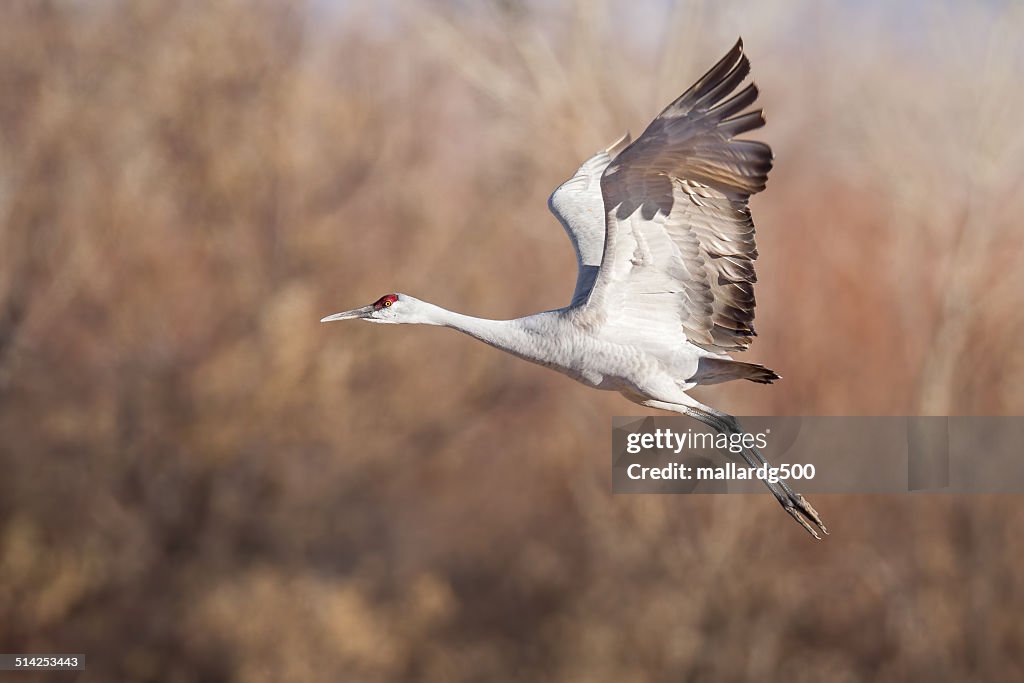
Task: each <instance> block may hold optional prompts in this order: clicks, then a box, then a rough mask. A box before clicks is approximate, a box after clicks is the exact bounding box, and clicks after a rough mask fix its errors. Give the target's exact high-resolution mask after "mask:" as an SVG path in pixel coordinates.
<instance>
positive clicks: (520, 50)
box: [0, 0, 1024, 683]
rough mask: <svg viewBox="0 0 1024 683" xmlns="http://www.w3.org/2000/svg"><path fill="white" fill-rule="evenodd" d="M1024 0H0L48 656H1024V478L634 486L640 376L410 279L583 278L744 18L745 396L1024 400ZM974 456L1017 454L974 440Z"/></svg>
mask: <svg viewBox="0 0 1024 683" xmlns="http://www.w3.org/2000/svg"><path fill="white" fill-rule="evenodd" d="M1022 34H1024V9H1022V5H1021V4H1020V3H1016V2H998V1H995V0H993V1H990V2H984V3H973V4H968V3H952V2H936V3H930V2H906V3H899V4H898V5H894V4H893V3H886V2H881V1H877V2H869V3H859V2H858V3H854V2H835V3H818V2H813V1H812V0H792V1H781V0H779V1H772V2H760V3H738V2H728V3H717V2H715V3H712V2H678V3H672V2H663V1H660V0H646V1H644V2H635V3H633V2H631V3H617V2H582V1H580V2H575V3H572V2H565V3H557V2H531V3H516V2H511V1H505V2H500V1H491V2H480V3H477V2H458V1H456V0H450V1H437V2H384V3H378V2H371V1H370V0H365V1H364V0H351V1H342V0H338V1H336V2H332V1H329V0H309V1H307V2H299V1H295V2H283V1H273V2H272V1H270V0H266V1H262V2H261V1H256V0H253V1H243V0H237V1H226V2H211V3H166V2H159V1H157V0H152V1H149V0H134V1H130V2H129V1H127V0H125V1H118V0H94V1H86V0H38V1H12V2H4V3H3V4H2V5H0V466H2V472H3V475H2V476H0V650H2V651H4V652H10V653H15V652H36V653H47V652H78V653H85V654H86V655H87V657H88V670H87V671H86V672H85V673H84V674H81V675H76V674H66V673H65V674H52V675H50V676H49V677H47V676H45V675H43V674H40V675H38V676H36V677H35V678H33V677H32V676H31V675H28V674H10V675H16V676H18V680H19V681H30V680H44V679H46V678H52V679H53V680H62V681H64V680H73V677H74V676H78V679H79V680H84V681H113V680H117V681H197V680H203V681H267V682H270V681H275V682H276V681H405V680H409V681H414V680H415V681H428V682H435V681H437V682H441V681H444V682H448V681H452V682H462V681H529V682H532V681H555V682H559V683H562V682H564V683H569V682H572V683H577V682H579V683H581V682H598V683H600V682H605V681H607V682H612V681H614V682H616V683H620V682H640V681H662V680H672V681H680V680H741V679H745V678H754V677H758V678H762V677H780V676H786V677H787V678H788V679H789V680H793V681H819V680H833V681H854V680H881V681H902V680H908V679H910V680H915V679H916V680H922V679H926V680H970V679H973V680H979V679H992V678H998V679H1000V680H1013V679H1021V678H1022V677H1024V656H1022V654H1021V653H1022V652H1024V621H1022V620H1021V619H1020V614H1021V611H1022V609H1024V573H1022V572H1021V571H1020V561H1021V559H1022V554H1021V544H1020V535H1021V532H1022V531H1024V501H1021V500H1020V499H1019V498H1016V497H999V496H991V497H953V496H938V495H921V496H909V495H908V496H902V497H899V496H890V497H882V496H876V497H868V496H862V497H854V496H819V497H816V498H815V499H814V500H813V502H814V504H815V505H816V506H817V508H818V510H819V511H820V512H821V514H822V516H823V518H824V519H825V521H826V522H827V523H828V525H829V527H830V528H831V530H832V532H833V534H832V536H831V537H830V538H829V539H827V540H826V541H824V542H820V543H815V542H812V540H811V539H810V538H809V537H808V536H807V535H806V534H805V533H804V532H803V531H802V530H801V529H800V528H798V527H797V526H796V525H795V524H793V522H792V521H791V520H790V519H789V518H788V517H787V516H786V515H785V514H783V512H782V511H781V510H780V509H779V508H778V506H777V504H776V503H775V501H774V500H772V498H771V497H770V496H768V495H767V494H765V495H759V496H614V497H613V496H612V495H611V494H610V479H611V477H610V468H609V458H610V423H611V417H612V416H613V415H639V414H643V412H644V411H643V409H641V408H639V407H638V406H635V405H633V404H631V403H628V402H627V401H625V400H624V399H623V398H621V397H620V396H618V395H614V394H604V393H601V392H595V391H592V390H589V389H586V388H585V387H583V386H582V385H578V384H575V383H573V382H572V381H570V380H568V379H566V378H564V377H562V376H559V375H557V374H555V373H552V372H549V371H547V370H544V369H542V368H539V367H536V366H532V365H529V364H526V363H523V362H521V361H519V360H516V359H514V358H512V357H510V356H507V355H505V354H501V353H498V352H496V351H494V350H493V349H490V348H487V347H485V346H484V345H482V344H479V343H478V342H475V341H473V340H471V339H469V338H467V337H462V336H460V335H458V334H457V333H454V332H452V331H449V330H440V329H436V328H416V327H407V328H390V327H381V326H371V325H365V324H355V323H352V324H344V325H341V324H338V325H333V326H324V325H321V324H320V323H319V322H318V321H319V319H320V317H321V316H323V315H326V314H328V313H332V312H335V311H338V310H343V309H347V308H352V307H355V306H359V305H364V304H366V303H369V302H371V301H373V300H375V299H376V298H378V297H379V296H381V295H382V294H385V293H388V292H393V291H402V292H408V293H410V294H412V295H414V296H417V297H419V298H423V299H427V300H430V301H434V302H436V303H438V304H441V305H444V306H447V307H450V308H453V309H456V310H459V311H462V312H466V313H470V314H474V315H479V316H486V317H492V318H506V317H516V316H520V315H525V314H529V313H532V312H536V311H540V310H544V309H550V308H557V307H559V306H562V305H564V304H565V303H566V302H567V301H568V299H569V296H570V293H571V290H572V285H573V282H574V279H575V261H574V258H573V253H572V249H571V248H570V246H569V243H568V241H567V239H566V237H565V235H564V234H563V232H562V229H561V227H560V226H559V225H558V223H557V222H556V221H555V220H554V218H552V217H551V216H550V215H549V214H548V212H547V207H546V199H547V196H548V193H549V192H550V191H551V190H552V189H553V188H554V187H555V186H556V185H557V184H558V183H559V182H560V181H561V180H563V179H564V178H566V177H568V176H569V175H570V174H571V173H572V172H573V171H574V170H575V169H576V167H577V165H578V164H579V162H580V161H582V160H583V159H584V158H585V157H587V156H589V155H590V154H591V153H593V152H594V151H596V150H597V149H599V148H602V147H604V146H606V145H607V144H608V143H610V142H611V141H613V140H615V139H616V138H618V137H619V136H620V135H621V134H622V133H623V132H624V131H625V130H626V129H629V130H631V131H632V132H633V133H634V134H638V133H639V132H641V131H642V130H643V128H644V126H645V125H646V123H647V122H648V121H649V120H650V119H651V118H652V117H653V116H654V115H655V114H656V113H657V112H658V111H660V110H661V108H662V107H663V106H664V105H665V104H667V103H668V102H669V101H670V100H671V99H673V98H674V97H675V96H676V95H678V94H679V93H680V92H682V91H683V90H684V89H685V88H686V87H688V86H689V85H690V84H691V83H692V82H693V81H694V80H695V79H696V77H697V76H699V75H700V74H701V73H703V72H704V71H705V70H706V69H707V68H708V67H709V66H710V65H711V64H713V63H714V62H715V61H716V60H717V59H718V58H719V57H720V56H721V55H723V54H724V53H725V52H726V51H727V50H728V48H729V47H730V46H731V45H732V44H733V42H734V41H735V40H736V38H737V36H739V35H742V36H743V38H744V40H745V43H746V47H747V53H748V54H749V55H750V59H751V61H752V64H753V75H754V78H755V80H756V81H757V83H758V85H759V86H760V87H761V90H762V93H763V94H762V99H761V103H762V104H763V106H764V107H765V109H766V113H767V117H768V125H767V127H766V128H764V129H763V130H761V131H758V132H757V135H756V137H757V138H759V139H762V140H765V141H766V142H769V143H770V144H771V145H772V147H773V148H774V150H775V154H776V165H775V170H774V171H773V173H772V175H771V178H770V182H769V185H768V190H767V192H765V193H764V194H761V195H758V196H757V197H755V198H754V199H753V203H752V204H753V210H754V216H755V220H756V222H757V227H758V239H759V248H760V253H761V258H760V260H759V261H758V273H759V276H760V284H759V289H758V319H757V328H758V331H759V332H760V335H761V336H760V338H759V339H758V341H757V342H756V343H755V344H754V346H753V348H752V350H751V352H750V353H748V354H746V356H745V358H744V359H745V360H751V361H756V362H763V363H765V364H767V365H768V366H770V367H772V368H774V369H776V370H777V371H779V372H780V373H781V374H782V375H783V376H784V378H785V379H784V380H783V381H782V382H780V383H778V384H776V385H774V386H771V387H763V386H758V385H753V384H750V383H742V382H741V383H734V384H733V385H724V386H716V387H713V388H711V389H708V390H703V391H701V392H699V394H698V397H699V398H701V399H703V400H705V401H707V402H710V403H713V404H714V405H715V406H717V407H719V408H722V409H725V410H729V411H730V412H733V413H737V414H740V415H744V414H745V415H758V414H761V415H774V414H780V415H916V414H933V415H934V414H955V415H1005V414H1015V413H1017V414H1019V413H1021V411H1022V410H1024V382H1022V381H1024V349H1022V345H1021V343H1020V339H1021V336H1022V334H1024V314H1022V312H1021V307H1020V301H1021V291H1022V288H1024V268H1022V267H1021V259H1022V255H1024V231H1022V229H1021V224H1020V221H1021V219H1020V216H1021V214H1022V211H1024V192H1022V191H1021V190H1022V181H1024V134H1022V132H1021V127H1020V124H1019V118H1020V112H1021V111H1022V110H1024V90H1022V88H1021V81H1020V74H1021V73H1022V72H1024V43H1022V42H1021V40H1020V36H1021V35H1022ZM978 457H979V458H982V457H984V453H979V454H978Z"/></svg>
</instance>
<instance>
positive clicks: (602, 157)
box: [548, 133, 630, 306]
mask: <svg viewBox="0 0 1024 683" xmlns="http://www.w3.org/2000/svg"><path fill="white" fill-rule="evenodd" d="M629 142H630V137H629V133H626V134H625V135H623V136H622V137H621V138H619V139H618V140H617V141H615V142H613V143H612V144H611V146H609V147H608V148H607V149H605V150H602V151H600V152H598V153H597V154H595V155H594V156H592V157H590V158H589V159H587V160H586V161H585V162H583V165H582V166H580V167H579V170H577V171H576V174H575V175H573V177H572V178H569V179H568V180H566V181H565V182H564V183H562V184H561V185H559V186H558V187H557V188H556V189H555V191H554V192H552V193H551V196H550V197H549V198H548V208H549V209H551V213H553V214H555V218H557V219H558V220H559V222H560V223H561V224H562V227H563V228H565V232H566V234H567V235H569V240H570V241H572V246H573V249H575V250H576V266H577V271H576V289H575V290H574V291H573V293H572V302H571V303H570V304H569V305H570V306H576V305H578V304H582V303H583V302H584V301H586V300H587V297H588V296H589V295H590V290H591V288H592V287H593V286H594V280H595V279H596V278H597V271H598V269H599V268H600V266H601V255H602V254H604V197H603V196H602V194H601V174H603V173H604V169H605V168H606V167H607V166H608V164H609V162H611V160H612V159H614V158H615V157H616V156H617V155H618V154H619V152H621V151H622V150H623V149H625V148H626V146H627V145H629Z"/></svg>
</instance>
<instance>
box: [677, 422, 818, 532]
mask: <svg viewBox="0 0 1024 683" xmlns="http://www.w3.org/2000/svg"><path fill="white" fill-rule="evenodd" d="M686 414H687V415H689V416H690V417H693V418H696V419H698V420H700V421H701V422H703V423H704V424H706V425H708V426H710V427H712V428H713V429H716V430H718V431H719V432H721V433H723V434H730V433H731V434H741V435H742V434H743V433H744V432H743V429H742V428H741V427H740V423H739V421H738V420H737V419H736V418H735V417H733V416H732V415H729V414H727V413H723V412H721V411H718V410H715V409H714V408H711V407H708V406H702V407H700V408H697V407H688V408H687V412H686ZM745 450H746V449H745ZM749 450H750V455H751V456H752V459H753V460H754V461H756V462H757V463H758V464H760V465H764V466H765V467H770V466H771V464H770V463H769V462H768V459H767V458H765V457H764V454H763V453H761V451H760V450H758V448H757V447H756V446H752V447H751V448H750V449H749ZM743 459H744V460H746V461H747V463H749V464H751V466H754V467H756V465H754V464H753V463H751V458H750V457H748V456H747V455H746V453H745V452H744V457H743ZM765 486H767V487H768V490H769V491H771V492H772V495H774V496H775V499H776V500H778V501H779V504H780V505H782V507H783V509H785V511H786V512H788V513H789V514H790V516H791V517H793V519H795V520H796V521H797V522H799V523H800V525H801V526H802V527H803V528H805V529H807V531H808V532H809V533H810V534H811V535H812V536H814V537H815V538H821V536H819V535H818V530H819V529H820V530H821V532H822V533H823V534H825V535H826V536H827V535H828V529H827V528H826V527H825V525H824V523H822V521H821V517H820V516H819V515H818V511H817V510H815V509H814V508H813V507H812V506H811V504H810V503H808V502H807V499H806V498H804V497H803V496H802V495H801V494H799V493H797V492H796V491H794V490H793V489H791V488H790V487H789V484H787V483H786V482H785V480H781V479H780V480H779V482H778V484H777V488H776V487H773V486H772V485H771V484H770V483H769V482H768V481H765Z"/></svg>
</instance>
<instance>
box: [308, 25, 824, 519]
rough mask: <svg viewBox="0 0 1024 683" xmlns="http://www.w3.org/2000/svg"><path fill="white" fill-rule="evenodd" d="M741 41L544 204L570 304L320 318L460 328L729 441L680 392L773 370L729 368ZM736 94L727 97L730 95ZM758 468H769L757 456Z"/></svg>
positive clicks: (743, 340) (757, 184) (740, 180)
mask: <svg viewBox="0 0 1024 683" xmlns="http://www.w3.org/2000/svg"><path fill="white" fill-rule="evenodd" d="M749 72H750V63H749V61H748V60H747V57H746V55H744V54H743V41H742V39H741V40H739V41H737V43H736V45H735V46H734V47H733V48H732V49H731V50H730V51H729V53H728V54H726V55H725V57H723V58H722V59H721V60H720V61H719V62H718V63H717V64H716V65H715V66H714V67H712V68H711V70H710V71H708V72H707V73H706V74H705V75H704V76H702V77H701V78H700V79H699V80H698V81H697V82H696V83H694V84H693V86H691V87H690V89H689V90H687V91H686V92H685V93H683V94H682V95H681V96H680V97H679V98H678V99H676V100H675V101H674V102H672V104H670V105H669V106H668V107H667V108H666V109H665V110H664V111H663V112H661V114H659V115H658V117H657V118H656V119H654V121H652V122H651V124H650V125H649V126H648V127H647V129H646V130H645V131H644V132H643V134H642V135H641V136H640V137H639V138H637V139H636V140H635V141H633V142H631V141H630V137H629V134H628V133H627V134H626V135H625V136H624V137H623V138H622V139H620V140H618V141H617V142H615V143H614V144H612V146H610V147H608V148H607V149H605V150H604V151H601V152H598V153H597V154H596V155H595V156H593V157H592V158H591V159H589V160H587V161H586V162H585V163H584V164H583V165H582V166H580V168H579V170H578V171H576V173H575V174H574V175H573V176H572V177H571V178H570V179H569V180H567V181H566V182H564V183H562V185H560V186H559V187H558V188H557V189H556V190H555V191H554V193H553V194H552V195H551V197H550V199H549V200H548V205H549V207H550V209H551V211H552V213H554V214H555V216H556V217H557V218H558V220H559V221H560V222H561V224H562V227H564V228H565V231H566V233H568V235H569V239H570V240H571V241H572V245H573V247H574V248H575V250H576V260H577V266H578V272H577V278H576V288H575V291H574V292H573V295H572V300H571V301H570V303H569V305H568V306H566V307H564V308H560V309H557V310H553V311H545V312H543V313H537V314H535V315H530V316H526V317H524V318H517V319H515V320H486V319H481V318H474V317H471V316H467V315H462V314H460V313H455V312H452V311H448V310H446V309H444V308H440V307H438V306H435V305H433V304H430V303H427V302H425V301H420V300H418V299H415V298H413V297H411V296H409V295H408V294H387V295H385V296H382V297H381V298H380V299H378V300H377V301H375V302H374V303H372V304H370V305H369V306H364V307H362V308H357V309H354V310H351V311H345V312H343V313H335V314H334V315H329V316H327V317H325V318H323V320H322V321H321V322H330V321H334V320H349V319H361V320H366V321H368V322H374V323H419V324H423V325H442V326H445V327H451V328H454V329H456V330H460V331H461V332H464V333H466V334H468V335H470V336H472V337H475V338H476V339H479V340H480V341H482V342H484V343H486V344H489V345H491V346H494V347H496V348H498V349H501V350H503V351H507V352H509V353H511V354H514V355H516V356H518V357H520V358H523V359H525V360H528V361H531V362H533V363H537V364H539V365H543V366H545V367H549V368H552V369H554V370H557V371H559V372H562V373H564V374H566V375H568V376H569V377H572V378H573V379H575V380H578V381H580V382H582V383H583V384H586V385H587V386H590V387H594V388H596V389H605V390H612V391H618V392H620V393H622V394H623V395H624V396H625V397H626V398H628V399H629V400H631V401H634V402H636V403H639V404H640V405H643V406H647V407H650V408H659V409H662V410H668V411H673V412H676V413H681V414H683V415H688V416H690V417H692V418H695V419H697V420H700V421H701V422H703V423H704V424H706V425H708V426H710V427H712V428H713V429H715V430H717V431H719V432H721V433H726V434H736V433H741V429H740V426H739V424H738V422H737V420H736V419H735V418H734V417H732V416H731V415H728V414H726V413H723V412H720V411H718V410H715V409H714V408H711V407H709V406H706V405H703V404H701V403H700V402H698V401H696V400H695V399H693V398H691V397H690V396H689V395H687V393H686V392H687V391H688V390H690V389H692V388H693V387H695V386H698V385H701V384H715V383H718V382H725V381H729V380H734V379H745V380H749V381H751V382H760V383H764V384H770V383H771V382H773V381H775V380H777V379H779V376H778V375H776V374H775V373H774V372H773V371H771V370H769V369H768V368H766V367H764V366H763V365H757V364H753V363H744V362H740V361H736V360H733V359H732V358H730V357H729V355H728V354H729V352H733V351H744V350H746V348H747V347H748V346H749V345H750V342H751V338H752V337H754V335H755V332H754V328H753V325H752V323H753V320H754V282H755V280H756V278H755V276H754V260H755V259H756V258H757V250H756V248H755V246H754V223H753V221H752V219H751V216H750V210H749V208H748V206H747V201H748V199H749V198H750V195H752V194H755V193H757V192H760V191H761V190H763V189H764V187H765V182H766V180H767V177H768V171H769V170H770V169H771V166H772V151H771V148H770V147H768V145H766V144H764V143H762V142H755V141H753V140H743V139H738V138H737V137H736V136H738V135H740V134H742V133H746V132H748V131H751V130H754V129H757V128H760V127H761V126H763V125H764V122H765V120H764V116H763V113H762V111H761V110H760V109H757V110H752V111H747V112H744V110H746V109H747V108H748V107H750V106H751V105H752V104H753V103H754V102H755V100H756V99H757V95H758V91H757V87H756V86H755V85H754V84H753V83H750V84H748V85H747V86H746V87H745V88H743V89H742V90H740V91H739V92H736V90H737V88H738V87H739V86H740V84H741V83H742V82H743V81H744V80H745V79H746V77H747V75H748V74H749ZM734 92H735V94H733V93H734ZM742 456H743V458H744V460H746V462H747V463H748V464H749V465H751V466H752V467H757V466H759V465H764V464H766V460H765V458H764V456H763V455H762V454H761V452H760V451H758V450H757V449H756V448H752V449H750V450H749V451H744V452H743V454H742ZM765 485H766V486H767V487H768V489H769V490H770V491H771V493H772V494H773V495H774V496H775V498H776V499H777V500H778V501H779V503H781V504H782V506H783V508H785V510H786V511H787V512H788V513H789V514H790V515H792V516H793V518H794V519H796V520H797V521H798V522H799V523H800V524H801V525H802V526H803V527H804V528H805V529H806V530H807V531H809V532H810V533H811V534H812V535H813V536H814V537H815V538H820V536H818V533H817V532H818V530H819V529H820V530H821V531H822V532H823V533H826V534H827V533H828V531H827V530H826V529H825V525H824V524H822V522H821V519H820V518H819V516H818V513H817V512H816V511H815V510H814V508H813V507H811V505H810V504H809V503H808V502H807V501H806V500H805V499H804V497H803V496H801V495H800V494H798V493H796V492H794V491H793V490H791V489H790V487H789V486H787V485H786V483H785V482H781V481H780V482H779V483H777V484H775V483H769V482H768V481H765Z"/></svg>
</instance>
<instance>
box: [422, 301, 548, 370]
mask: <svg viewBox="0 0 1024 683" xmlns="http://www.w3.org/2000/svg"><path fill="white" fill-rule="evenodd" d="M420 306H421V308H422V310H423V320H422V322H423V323H424V324H427V325H442V326H444V327H450V328H452V329H454V330H458V331H460V332H464V333H465V334H468V335H469V336H471V337H473V338H474V339H479V340H480V341H482V342H483V343H485V344H488V345H490V346H493V347H495V348H497V349H501V350H502V351H507V352H509V353H511V354H514V355H516V356H519V357H520V358H524V359H526V360H530V361H534V362H539V357H538V355H537V352H538V350H539V349H536V348H535V341H536V337H535V336H534V335H533V334H531V333H530V331H529V330H528V329H527V328H526V327H525V326H524V325H523V324H522V318H520V319H516V320H488V319H487V318H474V317H473V316H471V315H463V314H462V313H456V312H455V311H449V310H448V309H446V308H441V307H440V306H435V305H434V304H429V303H427V302H425V301H421V302H420Z"/></svg>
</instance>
